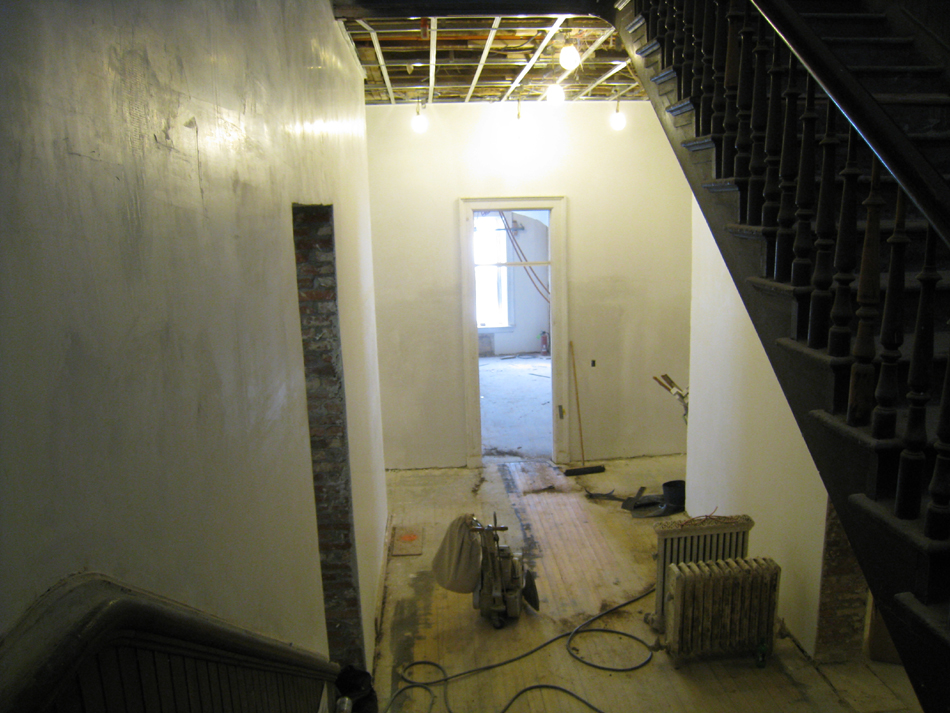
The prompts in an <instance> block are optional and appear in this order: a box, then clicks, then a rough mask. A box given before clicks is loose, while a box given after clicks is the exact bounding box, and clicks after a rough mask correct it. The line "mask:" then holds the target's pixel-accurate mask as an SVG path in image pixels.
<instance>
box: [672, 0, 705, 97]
mask: <svg viewBox="0 0 950 713" xmlns="http://www.w3.org/2000/svg"><path fill="white" fill-rule="evenodd" d="M696 1H697V0H683V22H682V23H681V24H682V26H683V62H682V64H681V65H680V68H679V69H678V70H677V75H676V81H677V85H678V87H679V97H680V99H690V98H691V97H692V93H693V55H694V54H696V45H695V42H694V36H693V17H694V15H695V11H694V10H693V5H694V4H695V2H696ZM698 1H699V2H701V1H702V0H698Z"/></svg>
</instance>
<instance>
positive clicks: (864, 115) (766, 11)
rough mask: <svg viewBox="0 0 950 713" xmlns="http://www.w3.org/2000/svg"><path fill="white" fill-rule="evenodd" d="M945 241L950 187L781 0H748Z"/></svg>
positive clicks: (949, 230) (949, 226) (949, 217)
mask: <svg viewBox="0 0 950 713" xmlns="http://www.w3.org/2000/svg"><path fill="white" fill-rule="evenodd" d="M750 1H751V2H752V3H753V4H754V5H755V6H756V7H757V8H758V9H759V11H760V12H761V13H762V15H763V16H764V17H765V18H766V20H768V22H769V24H771V25H772V27H773V28H775V31H776V32H777V33H778V34H779V36H780V37H781V38H782V39H783V40H784V41H785V43H786V44H787V45H788V47H789V48H791V50H792V52H794V53H795V55H796V56H797V57H798V59H799V61H801V63H802V64H803V65H804V66H805V67H806V68H807V69H808V71H809V72H810V73H811V74H812V76H813V77H814V78H815V80H816V81H817V82H818V83H819V84H820V85H821V87H822V88H823V89H824V90H825V93H826V94H827V95H828V96H829V97H830V98H831V100H832V101H833V102H834V103H835V104H836V105H837V106H838V108H839V109H840V110H841V112H842V114H844V115H845V116H846V117H847V119H848V121H850V122H851V124H852V125H853V126H854V127H855V129H857V131H858V133H859V134H861V136H862V137H863V138H864V140H865V141H866V142H867V144H868V145H869V146H870V147H871V149H872V150H873V151H874V153H875V154H877V156H878V158H879V159H880V160H881V163H883V164H884V165H885V166H886V167H887V169H888V170H889V171H890V172H891V174H892V175H893V176H894V178H896V179H897V181H898V183H900V184H901V186H903V187H904V190H905V191H906V192H907V194H908V196H909V197H910V198H911V199H912V200H913V201H914V203H915V204H916V205H917V207H918V208H919V209H920V211H921V213H923V214H924V216H926V218H927V219H928V220H929V221H930V223H931V225H932V226H933V227H934V229H935V230H936V231H937V234H938V235H939V236H940V237H941V239H942V240H943V241H944V242H945V243H947V244H948V245H950V186H947V183H946V181H945V180H944V178H943V176H941V175H940V174H939V173H938V172H937V171H936V170H935V169H934V167H933V166H931V165H930V162H929V161H927V159H926V158H924V156H923V155H922V154H921V153H920V151H919V150H918V149H917V147H916V146H914V144H913V143H912V142H911V141H910V139H909V138H908V137H907V135H906V134H905V133H904V131H902V130H901V129H900V128H899V127H898V126H897V124H895V123H894V120H893V119H891V117H889V116H888V115H887V114H886V113H885V112H884V110H883V109H882V108H881V106H880V105H879V104H878V103H877V102H876V101H875V100H874V97H873V96H871V93H870V92H868V90H867V89H865V88H864V87H863V86H861V84H859V83H858V81H857V80H856V79H855V78H854V76H853V75H852V74H851V72H850V71H849V70H848V69H847V68H846V67H845V65H844V64H843V63H842V62H841V60H839V59H838V58H837V57H836V56H835V55H834V54H833V53H832V52H831V50H830V49H828V46H827V45H826V44H825V43H824V42H823V41H822V40H821V39H820V38H819V37H818V35H817V34H815V32H814V30H812V29H811V27H809V26H808V25H807V24H806V23H805V21H804V20H803V19H802V17H801V15H799V14H798V12H796V11H795V9H794V8H792V7H790V6H789V4H788V3H787V2H785V0H750Z"/></svg>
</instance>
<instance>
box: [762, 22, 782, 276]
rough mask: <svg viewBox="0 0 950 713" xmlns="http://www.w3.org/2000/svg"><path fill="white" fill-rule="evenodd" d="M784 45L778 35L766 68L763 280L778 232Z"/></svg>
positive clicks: (771, 270)
mask: <svg viewBox="0 0 950 713" xmlns="http://www.w3.org/2000/svg"><path fill="white" fill-rule="evenodd" d="M784 48H785V45H784V44H783V43H782V41H781V39H780V38H779V37H778V35H776V36H775V42H774V43H773V47H772V67H771V69H769V113H768V122H767V125H766V130H765V185H764V187H763V189H762V236H763V237H764V238H765V241H766V246H767V247H766V250H767V254H766V262H765V265H766V277H772V275H773V274H774V270H775V233H776V230H777V229H778V209H779V197H780V196H781V194H782V192H781V188H780V187H779V185H780V184H779V165H780V164H781V162H782V81H783V79H784V76H785V69H784V68H783V67H782V58H783V57H784V52H785V49H784Z"/></svg>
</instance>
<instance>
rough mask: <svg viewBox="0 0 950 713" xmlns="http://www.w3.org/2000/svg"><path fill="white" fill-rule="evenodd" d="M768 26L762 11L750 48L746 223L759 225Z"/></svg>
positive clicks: (761, 200) (762, 178)
mask: <svg viewBox="0 0 950 713" xmlns="http://www.w3.org/2000/svg"><path fill="white" fill-rule="evenodd" d="M769 34H771V30H770V28H769V25H768V23H767V22H766V21H765V18H763V17H762V16H761V15H759V19H758V38H759V39H758V42H756V44H755V49H754V50H753V55H754V65H755V69H754V74H755V79H754V80H753V84H754V87H753V89H752V116H751V133H752V147H751V151H750V156H749V189H748V191H747V193H748V197H747V198H746V203H747V206H748V208H747V211H746V212H747V217H746V223H748V224H749V225H762V203H763V202H764V200H765V199H764V198H763V196H762V192H763V191H764V190H765V129H766V126H767V125H768V118H769V96H768V94H769V57H770V56H771V54H772V47H771V45H770V44H769Z"/></svg>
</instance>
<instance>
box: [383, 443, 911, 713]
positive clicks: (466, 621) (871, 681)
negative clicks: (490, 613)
mask: <svg viewBox="0 0 950 713" xmlns="http://www.w3.org/2000/svg"><path fill="white" fill-rule="evenodd" d="M684 470H685V458H682V457H679V458H676V457H673V458H666V459H663V458H659V459H636V460H635V461H623V462H614V461H612V462H610V463H608V464H607V472H606V473H604V474H601V475H591V476H582V477H579V478H573V477H572V478H569V477H566V476H564V475H563V474H562V473H561V471H559V470H557V469H555V468H553V467H552V466H551V465H550V464H548V463H535V462H516V463H510V464H503V465H490V466H487V467H486V468H485V469H484V470H483V472H478V471H472V470H464V469H458V470H456V469H442V470H425V471H399V472H394V473H390V474H389V476H388V481H389V502H390V510H391V515H392V520H393V524H394V525H395V526H400V525H409V524H411V525H414V526H416V527H418V528H422V529H424V531H425V537H424V539H423V553H422V555H421V556H408V557H391V558H390V559H389V561H388V563H387V572H386V596H385V605H384V607H383V611H382V612H381V627H380V629H381V634H380V637H379V641H378V644H377V651H376V661H375V667H374V678H375V687H376V691H377V694H378V696H379V698H380V702H381V707H380V710H385V708H386V705H387V704H388V703H389V701H390V698H391V697H392V696H393V694H394V693H395V691H396V690H398V689H399V688H400V686H401V685H404V684H401V683H400V682H399V679H398V673H397V672H398V670H400V669H401V667H402V666H405V665H406V664H407V663H409V662H411V661H414V660H420V659H422V660H433V661H437V662H438V663H440V664H441V665H442V666H444V667H445V668H446V670H447V671H448V673H449V674H456V673H459V672H462V671H467V670H470V669H472V668H475V667H479V666H485V665H488V664H491V663H495V662H498V661H501V660H504V659H507V658H511V657H513V656H516V655H518V654H520V653H523V652H526V651H528V650H530V649H532V648H533V647H535V646H537V645H539V644H541V643H543V642H544V641H546V640H548V639H550V638H552V637H554V636H557V635H558V634H561V633H564V632H569V631H571V630H572V629H573V628H574V627H576V626H578V625H579V624H581V623H582V622H584V621H586V620H588V619H589V618H590V617H592V616H594V615H595V614H598V613H599V612H601V611H604V610H606V609H608V608H610V607H612V606H615V605H617V604H619V603H621V602H624V601H627V600H629V599H631V598H633V597H634V596H636V595H638V594H640V593H642V592H644V591H645V590H647V589H648V588H649V586H651V585H652V583H653V581H654V579H655V575H656V563H655V559H654V554H655V551H656V535H655V533H654V531H653V527H652V526H653V524H654V522H655V521H654V520H650V519H638V518H633V517H631V515H630V514H629V513H628V512H626V511H624V510H622V509H621V507H620V503H619V502H617V501H609V500H607V501H604V500H590V499H588V498H587V497H586V496H585V492H584V487H585V486H586V487H588V488H590V489H591V490H593V491H595V492H607V491H609V490H610V489H612V488H615V489H616V494H617V495H618V496H621V497H622V496H627V495H633V494H634V493H635V492H636V490H637V488H638V487H639V486H641V485H644V486H646V487H647V488H648V492H660V486H661V483H662V482H664V481H665V480H669V479H672V478H677V477H683V476H682V474H683V471H684ZM463 513H474V514H475V515H476V516H477V517H478V518H479V519H480V520H482V522H490V521H491V518H492V516H493V513H494V514H497V517H498V522H499V524H501V525H507V526H508V527H509V528H510V530H509V531H508V532H507V533H505V538H504V539H505V541H506V542H507V543H508V544H509V545H511V547H512V549H517V550H521V549H525V550H526V560H527V561H528V562H529V563H530V566H531V568H532V570H533V571H534V573H535V575H536V577H537V586H538V592H539V597H540V601H541V608H540V611H539V612H534V611H532V610H530V609H527V607H526V609H527V610H526V611H525V612H524V613H523V614H522V616H521V618H520V619H518V620H516V621H513V622H510V623H509V624H508V625H507V626H505V627H504V628H502V629H500V630H496V629H494V628H493V627H492V625H491V623H490V622H489V621H488V620H487V619H485V618H482V617H481V616H480V615H479V612H478V611H477V610H476V609H474V607H473V606H472V597H471V594H458V593H455V592H449V591H447V590H445V589H442V588H441V587H440V586H439V585H438V584H437V583H436V582H435V579H434V576H433V574H432V572H431V562H432V557H433V555H434V554H435V551H436V550H437V549H438V546H439V544H440V543H441V540H442V536H443V534H444V532H445V529H446V527H447V526H448V524H449V523H450V522H451V521H452V520H453V519H455V517H457V516H458V515H460V514H463ZM677 517H685V515H680V516H677ZM653 608H654V595H652V594H650V595H648V596H647V597H645V598H644V599H642V600H641V601H638V602H637V603H635V604H633V605H630V606H629V607H626V608H624V609H621V610H620V611H618V612H615V613H612V614H609V615H607V616H605V617H603V618H602V619H600V620H598V621H597V622H596V623H595V624H593V626H594V627H600V628H609V629H616V630H620V631H624V632H627V633H629V634H632V635H634V636H637V637H640V638H641V639H643V640H644V641H645V642H646V643H647V644H649V645H654V644H656V643H657V641H658V637H657V634H656V633H655V632H654V631H653V630H652V629H651V628H650V627H649V626H648V625H647V624H646V623H645V622H644V615H645V614H647V613H648V612H652V611H653ZM573 647H574V648H575V649H576V650H577V651H578V653H579V655H581V656H583V657H584V658H586V659H589V660H592V661H594V662H598V663H601V664H605V665H610V666H615V667H619V666H629V665H632V664H634V663H636V662H638V661H641V660H643V658H644V657H645V656H646V655H648V654H649V651H648V649H646V648H645V647H644V646H643V645H640V644H637V643H636V642H633V641H631V640H630V639H626V638H621V637H618V636H617V635H614V634H591V635H581V636H579V637H577V638H575V640H574V642H573ZM875 666H877V667H881V666H884V668H883V669H880V670H879V671H878V672H877V673H875V672H874V671H872V670H871V669H870V668H868V667H867V666H866V665H854V666H850V667H848V668H847V669H839V670H838V671H837V672H833V673H832V674H831V676H828V675H823V674H822V673H821V672H820V671H819V670H818V669H817V668H816V667H815V666H814V665H813V664H812V663H811V662H810V661H808V660H807V659H806V658H805V657H804V656H803V655H802V654H801V652H800V651H799V649H798V648H797V647H796V646H795V645H794V643H793V642H792V641H791V640H789V639H780V640H778V641H777V642H776V654H775V655H774V656H773V657H772V658H771V659H770V660H769V661H768V662H767V664H766V666H765V667H764V668H758V667H756V665H755V662H754V661H752V660H751V659H734V660H716V661H692V662H689V663H687V664H684V665H683V666H681V667H680V668H675V667H674V666H673V663H672V661H671V660H670V659H669V657H668V656H667V655H666V654H665V653H664V652H663V651H657V652H656V653H654V654H653V660H652V661H651V662H650V663H649V664H648V665H646V666H645V667H643V668H641V669H639V670H637V671H630V672H612V671H602V670H598V669H596V668H592V667H589V666H585V665H583V664H581V663H579V662H577V661H576V660H575V659H573V658H572V657H571V656H570V655H569V653H568V651H567V650H566V640H564V639H562V640H560V641H557V642H555V643H554V644H551V645H550V646H548V647H547V648H545V649H543V650H542V651H540V652H538V653H536V654H534V655H532V656H531V657H529V658H527V659H524V660H521V661H518V662H516V663H513V664H510V665H508V666H505V667H504V668H500V669H496V670H493V671H489V672H483V673H479V674H475V675H472V676H468V677H465V678H462V679H460V680H458V681H455V682H453V683H450V684H449V696H450V702H451V706H452V710H453V711H454V713H494V712H495V711H501V710H502V709H503V708H504V706H505V705H506V704H507V703H508V701H509V700H510V699H511V698H512V697H513V696H514V695H515V694H516V693H517V692H518V691H520V690H522V689H523V688H525V687H527V686H531V685H536V684H550V685H557V686H562V687H564V688H567V689H569V690H571V691H573V692H574V693H576V694H577V695H579V696H581V697H583V698H584V699H586V700H588V701H590V703H591V704H592V705H594V706H596V707H597V708H598V709H600V710H602V711H605V713H624V712H626V711H632V710H644V711H669V712H670V713H681V712H682V713H687V712H690V713H692V712H693V711H703V712H704V713H706V712H709V713H759V712H760V711H787V712H788V713H807V712H812V711H814V712H816V713H817V712H824V711H830V710H834V711H845V712H847V711H857V710H862V711H867V712H868V713H871V712H872V711H874V712H875V713H878V712H883V711H894V712H895V713H896V712H898V711H916V710H919V707H915V703H916V702H915V701H913V700H907V695H908V691H909V689H908V688H906V685H905V684H904V683H903V682H904V681H906V675H904V674H903V672H902V670H901V671H900V672H895V671H894V669H893V667H890V668H888V667H887V665H882V664H875ZM897 668H899V667H897ZM836 673H837V674H838V675H837V680H838V681H840V682H841V683H840V685H841V686H842V687H843V688H847V690H846V691H842V692H839V691H838V690H836V689H835V687H834V685H833V681H832V679H834V678H835V674H836ZM865 674H866V675H865ZM412 675H413V676H414V677H415V678H416V679H427V680H428V679H431V678H434V677H436V676H437V673H436V671H435V670H434V669H432V668H430V667H418V668H416V669H415V670H414V672H413V674H412ZM902 676H903V678H902ZM434 691H435V695H436V703H435V705H434V707H433V708H432V710H433V711H434V712H440V711H444V710H446V709H445V707H444V687H443V686H441V685H440V686H435V687H434ZM844 694H850V699H851V700H850V701H849V700H848V698H849V696H848V695H844ZM390 710H392V711H428V710H429V697H428V694H426V693H425V692H424V691H412V692H410V693H409V694H407V695H406V696H405V697H400V698H399V700H397V701H396V702H395V704H394V705H393V706H392V708H391V709H390ZM589 710H591V709H590V708H588V707H587V706H585V705H584V704H582V703H580V702H577V701H575V700H573V699H571V698H569V697H568V696H565V695H563V694H560V693H557V692H555V691H532V692H529V693H527V694H526V695H524V696H522V697H521V698H519V700H518V701H517V702H516V703H515V704H514V705H513V706H512V707H511V709H510V711H511V713H526V712H529V711H530V712H532V713H548V712H554V711H557V712H563V713H572V712H573V711H589Z"/></svg>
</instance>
